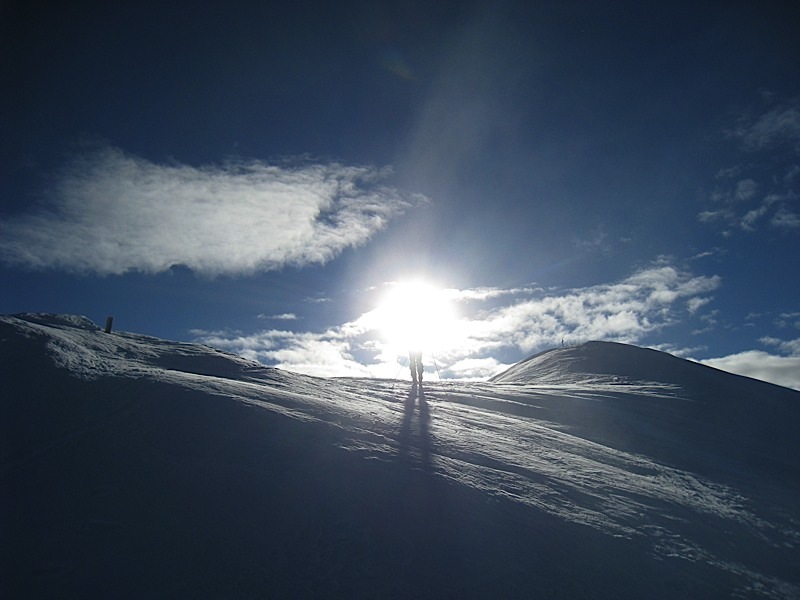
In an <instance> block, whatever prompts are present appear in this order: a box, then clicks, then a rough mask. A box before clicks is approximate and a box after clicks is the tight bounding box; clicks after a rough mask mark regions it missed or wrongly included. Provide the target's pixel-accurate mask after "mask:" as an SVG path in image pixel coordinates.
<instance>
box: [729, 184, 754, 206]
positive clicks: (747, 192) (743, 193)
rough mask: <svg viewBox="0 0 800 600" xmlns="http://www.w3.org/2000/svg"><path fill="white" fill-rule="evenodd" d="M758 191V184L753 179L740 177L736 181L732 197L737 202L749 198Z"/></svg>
mask: <svg viewBox="0 0 800 600" xmlns="http://www.w3.org/2000/svg"><path fill="white" fill-rule="evenodd" d="M757 193H758V184H757V183H756V182H755V181H754V180H753V179H742V180H741V181H739V182H737V183H736V188H735V190H734V192H733V199H734V200H735V201H737V202H745V201H747V200H750V199H751V198H753V197H754V196H755V195H756V194H757Z"/></svg>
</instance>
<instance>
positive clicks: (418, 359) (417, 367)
mask: <svg viewBox="0 0 800 600" xmlns="http://www.w3.org/2000/svg"><path fill="white" fill-rule="evenodd" d="M408 361H409V367H410V368H411V381H413V382H414V383H417V382H418V381H419V383H420V384H422V370H423V367H422V350H409V351H408Z"/></svg>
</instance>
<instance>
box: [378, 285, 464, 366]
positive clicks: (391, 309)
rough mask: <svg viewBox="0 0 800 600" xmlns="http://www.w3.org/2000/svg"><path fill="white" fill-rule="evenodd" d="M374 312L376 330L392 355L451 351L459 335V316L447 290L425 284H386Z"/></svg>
mask: <svg viewBox="0 0 800 600" xmlns="http://www.w3.org/2000/svg"><path fill="white" fill-rule="evenodd" d="M387 285H388V290H387V292H386V294H385V295H384V297H383V299H382V300H381V302H380V305H379V306H378V308H377V310H376V311H375V315H374V316H375V318H376V324H377V328H378V329H379V330H380V333H381V336H382V338H383V340H384V342H385V343H386V344H387V346H388V348H387V350H389V351H390V352H393V353H397V354H404V353H407V352H408V351H409V350H412V349H413V350H420V351H423V352H435V351H437V350H438V351H441V350H444V349H446V348H448V347H449V346H450V345H451V344H452V342H453V338H454V336H455V334H456V329H457V327H456V325H457V316H456V313H455V311H454V310H453V307H452V305H451V303H450V301H449V300H448V298H447V293H446V290H442V289H437V288H436V287H434V286H433V285H431V284H429V283H426V282H423V281H407V282H397V283H392V284H387Z"/></svg>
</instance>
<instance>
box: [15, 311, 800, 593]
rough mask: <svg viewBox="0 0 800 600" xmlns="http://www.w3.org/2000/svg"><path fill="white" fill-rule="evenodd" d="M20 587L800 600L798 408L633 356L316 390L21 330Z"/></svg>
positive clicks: (90, 336)
mask: <svg viewBox="0 0 800 600" xmlns="http://www.w3.org/2000/svg"><path fill="white" fill-rule="evenodd" d="M0 374H1V375H2V382H3V392H2V404H1V405H0V406H2V413H0V415H1V416H2V421H1V423H2V438H1V439H0V490H2V492H0V493H2V497H1V498H0V500H2V502H1V503H0V527H2V529H1V530H0V539H2V546H1V549H2V555H1V556H0V564H2V571H0V596H2V597H4V598H6V597H8V598H23V597H24V598H56V597H58V598H64V597H81V598H108V597H115V598H121V597H122V598H125V597H131V598H141V597H148V598H167V597H169V598H175V597H192V598H534V597H542V598H676V597H681V598H730V597H743V598H797V597H800V573H798V569H797V565H798V564H800V508H798V502H797V498H798V492H799V491H800V451H799V444H798V441H797V440H798V436H797V435H796V431H795V427H796V424H797V422H798V416H800V392H797V391H793V390H789V389H786V388H781V387H778V386H774V385H771V384H767V383H764V382H760V381H756V380H752V379H748V378H744V377H739V376H736V375H731V374H729V373H725V372H722V371H718V370H715V369H711V368H709V367H704V366H702V365H698V364H695V363H691V362H689V361H684V360H682V359H678V358H675V357H673V356H670V355H667V354H664V353H661V352H656V351H653V350H645V349H641V348H636V347H633V346H626V345H622V344H612V343H603V342H591V343H588V344H584V345H582V346H578V347H571V348H559V349H555V350H551V351H549V352H545V353H542V354H540V355H537V356H535V357H532V358H530V359H528V360H527V361H523V362H522V363H519V364H518V365H515V366H514V367H512V368H511V369H509V370H508V371H506V372H505V373H503V374H501V375H499V376H497V377H495V378H494V380H493V381H490V382H484V383H474V382H470V383H463V382H432V383H425V384H424V386H423V387H422V388H421V389H416V388H413V387H412V386H411V384H410V382H408V381H391V380H375V379H320V378H313V377H308V376H303V375H297V374H293V373H289V372H285V371H279V370H276V369H270V368H266V367H263V366H262V365H259V364H258V363H253V362H250V361H247V360H245V359H243V358H240V357H237V356H234V355H231V354H227V353H224V352H221V351H218V350H215V349H213V348H210V347H207V346H200V345H195V344H181V343H175V342H169V341H164V340H160V339H156V338H151V337H146V336H142V335H135V334H131V333H112V334H105V333H104V332H103V331H102V330H101V329H100V328H98V327H97V326H96V325H95V324H94V323H92V322H91V321H89V320H88V319H85V318H83V317H74V316H64V315H46V314H36V315H32V314H25V315H16V316H2V317H0Z"/></svg>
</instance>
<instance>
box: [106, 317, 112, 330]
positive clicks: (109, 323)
mask: <svg viewBox="0 0 800 600" xmlns="http://www.w3.org/2000/svg"><path fill="white" fill-rule="evenodd" d="M113 324H114V317H106V333H111V325H113Z"/></svg>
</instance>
